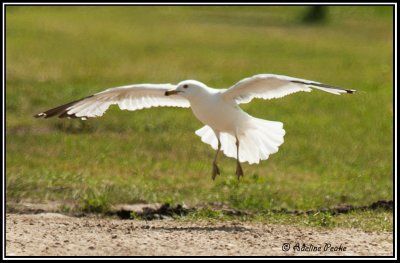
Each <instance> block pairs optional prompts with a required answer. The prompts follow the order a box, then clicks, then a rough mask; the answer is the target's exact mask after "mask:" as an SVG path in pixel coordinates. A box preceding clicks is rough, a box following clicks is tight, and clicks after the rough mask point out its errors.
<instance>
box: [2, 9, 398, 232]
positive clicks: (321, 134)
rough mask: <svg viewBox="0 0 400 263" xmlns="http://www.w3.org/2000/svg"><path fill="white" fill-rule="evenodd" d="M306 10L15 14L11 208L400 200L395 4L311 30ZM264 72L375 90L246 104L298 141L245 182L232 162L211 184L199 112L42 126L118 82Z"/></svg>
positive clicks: (337, 13)
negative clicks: (53, 114)
mask: <svg viewBox="0 0 400 263" xmlns="http://www.w3.org/2000/svg"><path fill="white" fill-rule="evenodd" d="M306 9H307V7H301V6H294V7H268V6H267V7H54V6H53V7H32V6H31V7H24V6H18V7H17V6H7V7H6V48H7V49H6V105H5V107H6V168H7V169H6V190H7V192H6V197H7V202H20V201H21V202H24V201H30V202H47V201H59V202H61V203H75V204H77V205H78V207H80V209H82V210H85V211H97V212H102V211H106V210H107V209H108V208H109V207H110V206H111V205H113V204H118V203H138V202H149V203H152V202H160V203H163V202H174V203H186V204H188V205H203V204H213V203H223V204H226V205H227V206H230V207H233V208H237V209H246V210H251V211H260V210H265V209H267V210H268V209H276V208H287V209H300V210H306V209H318V208H323V207H331V206H334V205H337V204H341V203H348V204H352V205H368V204H370V203H372V202H375V201H376V200H379V199H389V200H393V181H392V179H393V70H392V69H393V24H392V20H393V12H392V11H393V10H392V8H391V7H373V6H368V7H367V6H366V7H355V6H347V7H340V6H335V7H329V20H328V21H327V22H326V23H324V24H322V25H309V24H302V23H300V22H299V21H300V20H301V15H302V14H303V13H304V12H305V11H306ZM258 73H277V74H284V75H289V76H296V77H301V78H306V79H312V80H317V81H322V82H326V83H329V84H333V85H337V86H343V87H347V88H352V89H357V90H360V92H359V93H357V94H356V95H352V96H334V95H330V94H327V93H322V92H317V91H315V92H313V93H311V94H306V93H304V94H294V95H291V96H287V97H285V98H282V99H279V100H271V101H261V100H258V101H253V102H252V103H250V104H246V105H243V109H244V110H246V111H247V112H249V113H250V114H251V115H254V116H256V117H259V118H264V119H269V120H279V121H282V122H283V123H284V124H285V130H286V132H287V134H286V136H285V143H284V144H283V145H282V147H281V148H280V150H279V152H278V153H276V154H274V155H272V156H271V157H270V159H269V160H267V161H264V162H262V163H260V164H259V165H252V166H250V165H244V166H243V168H244V170H245V173H246V176H245V177H244V178H243V180H241V181H240V182H238V181H237V180H236V178H235V176H234V169H235V163H234V160H233V159H229V158H226V157H221V161H220V168H221V170H222V175H221V176H220V177H218V178H217V179H216V181H215V182H213V181H212V180H211V178H210V177H211V161H212V158H213V155H214V152H213V150H212V149H211V148H210V147H209V146H208V145H205V144H203V143H202V142H201V141H200V140H199V138H198V137H197V136H196V135H195V134H194V131H195V130H196V129H198V128H200V127H202V125H201V123H199V121H197V120H196V119H195V118H194V117H193V115H192V113H191V112H190V110H187V109H173V108H169V109H167V108H153V109H148V110H142V111H137V112H127V111H120V110H118V109H116V107H113V108H111V109H110V110H109V111H108V112H107V114H106V115H105V116H104V117H102V118H100V119H93V120H88V121H86V122H80V121H76V120H73V121H72V120H60V119H49V120H38V119H35V118H33V117H32V116H33V115H34V114H36V113H38V112H40V111H42V110H45V109H48V108H51V107H54V106H57V105H59V104H62V103H66V102H68V101H71V100H76V99H78V98H81V97H84V96H87V95H90V94H92V93H95V92H98V91H101V90H103V89H105V88H109V87H113V86H119V85H124V84H129V83H142V82H143V83H146V82H147V83H166V82H170V83H176V82H178V81H180V80H182V79H190V78H193V79H198V80H200V81H203V82H205V83H207V84H208V85H210V86H213V87H229V86H230V85H232V84H233V83H235V82H236V81H238V80H240V79H242V78H244V77H247V76H250V75H253V74H258ZM382 216H386V214H385V213H383V214H382V213H376V218H380V217H382ZM344 217H345V218H347V217H346V216H344ZM355 217H357V218H359V217H361V216H359V215H355ZM371 217H372V215H371ZM276 218H277V220H276V222H279V221H280V220H281V219H280V217H279V215H277V216H276ZM348 219H349V220H350V218H348ZM293 220H298V219H293ZM335 220H337V219H336V218H335ZM283 221H284V220H283ZM343 222H346V220H343ZM368 222H375V221H374V220H370V221H368ZM368 222H365V221H361V223H360V224H367V223H368ZM343 224H345V223H343ZM391 224H392V223H391V222H389V223H388V224H387V225H386V226H385V228H390V227H388V226H390V225H391ZM353 225H354V224H350V225H349V226H353ZM378 228H379V227H378ZM379 229H382V228H379Z"/></svg>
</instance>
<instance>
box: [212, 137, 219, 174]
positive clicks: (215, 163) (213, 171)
mask: <svg viewBox="0 0 400 263" xmlns="http://www.w3.org/2000/svg"><path fill="white" fill-rule="evenodd" d="M217 139H218V149H217V153H216V154H215V157H214V161H213V169H212V177H211V178H212V179H213V180H215V178H216V177H217V175H219V174H220V172H219V168H218V166H217V157H218V153H219V151H220V150H221V142H220V140H219V138H218V136H217Z"/></svg>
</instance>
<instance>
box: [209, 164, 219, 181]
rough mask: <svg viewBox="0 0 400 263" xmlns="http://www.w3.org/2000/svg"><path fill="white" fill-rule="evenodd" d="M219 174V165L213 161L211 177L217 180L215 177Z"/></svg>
mask: <svg viewBox="0 0 400 263" xmlns="http://www.w3.org/2000/svg"><path fill="white" fill-rule="evenodd" d="M217 175H220V172H219V168H218V166H217V164H216V163H213V169H212V176H211V178H212V179H213V180H215V178H216V177H217Z"/></svg>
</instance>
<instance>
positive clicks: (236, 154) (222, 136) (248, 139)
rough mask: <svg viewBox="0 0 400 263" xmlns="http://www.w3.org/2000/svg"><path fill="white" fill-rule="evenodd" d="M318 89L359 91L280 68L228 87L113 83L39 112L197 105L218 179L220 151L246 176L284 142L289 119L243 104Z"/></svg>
mask: <svg viewBox="0 0 400 263" xmlns="http://www.w3.org/2000/svg"><path fill="white" fill-rule="evenodd" d="M312 89H318V90H322V91H325V92H328V93H331V94H336V95H340V94H342V93H350V94H352V93H354V92H356V91H355V90H352V89H343V88H339V87H335V86H331V85H327V84H323V83H320V82H316V81H311V80H305V79H299V78H293V77H288V76H283V75H275V74H258V75H254V76H252V77H249V78H245V79H242V80H240V81H239V82H237V83H236V84H234V85H233V86H231V87H230V88H228V89H214V88H210V87H208V86H207V85H206V84H204V83H202V82H199V81H197V80H184V81H181V82H179V83H178V84H177V85H172V84H135V85H127V86H121V87H116V88H110V89H107V90H104V91H102V92H99V93H96V94H94V95H91V96H88V97H86V98H83V99H79V100H76V101H73V102H70V103H67V104H64V105H61V106H58V107H56V108H53V109H50V110H47V111H44V112H41V113H39V114H37V115H35V117H37V118H40V117H43V118H50V117H54V116H58V117H59V118H80V119H82V120H86V119H88V118H94V117H100V116H102V115H103V114H104V113H105V112H106V110H107V109H108V108H109V107H110V105H113V104H117V105H118V106H119V108H120V109H121V110H130V111H134V110H140V109H144V108H150V107H159V106H167V107H183V108H189V107H190V108H191V109H192V112H193V114H194V115H195V116H196V117H197V119H199V120H200V121H201V122H202V123H203V124H204V125H205V126H204V127H202V128H201V129H199V130H197V131H196V132H195V133H196V134H197V135H198V136H199V137H201V140H202V141H203V142H204V143H206V144H209V145H211V147H212V148H213V149H214V150H216V154H215V157H214V159H213V162H212V179H213V180H215V178H216V176H217V175H219V174H220V169H219V167H218V165H217V158H218V153H219V152H220V151H222V152H223V153H224V154H225V155H226V156H228V157H232V158H235V159H236V176H237V177H238V179H239V178H240V177H241V176H243V174H244V173H243V169H242V166H241V163H244V162H248V163H249V164H258V163H259V162H260V161H261V160H266V159H268V157H269V155H271V154H273V153H276V152H277V151H278V148H279V146H280V145H281V144H282V143H283V141H284V139H283V137H284V135H285V130H284V129H283V123H281V122H277V121H269V120H263V119H259V118H256V117H253V116H251V115H249V114H248V113H246V112H244V111H243V110H242V109H241V108H240V107H239V105H240V104H243V103H248V102H250V101H251V100H253V99H255V98H257V99H265V100H269V99H277V98H281V97H284V96H286V95H289V94H292V93H296V92H299V91H304V92H310V91H311V90H312Z"/></svg>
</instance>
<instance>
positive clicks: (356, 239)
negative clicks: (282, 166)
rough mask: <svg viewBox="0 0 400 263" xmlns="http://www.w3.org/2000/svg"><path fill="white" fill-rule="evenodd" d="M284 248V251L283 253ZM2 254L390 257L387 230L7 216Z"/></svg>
mask: <svg viewBox="0 0 400 263" xmlns="http://www.w3.org/2000/svg"><path fill="white" fill-rule="evenodd" d="M283 250H287V251H283ZM6 255H7V256H196V255H197V256H272V255H276V256H297V255H299V256H300V255H301V256H316V255H318V256H333V255H335V256H350V255H351V256H367V255H368V256H377V255H380V256H392V255H393V236H392V233H367V232H363V231H361V230H355V229H339V228H336V229H333V230H325V229H317V228H305V227H295V226H287V225H285V226H280V225H263V224H255V223H243V222H235V221H231V222H214V221H211V222H206V221H195V222H186V221H181V220H152V221H143V220H119V219H110V218H93V217H80V218H77V217H69V216H65V215H61V214H57V213H39V214H29V215H23V214H7V216H6Z"/></svg>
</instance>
